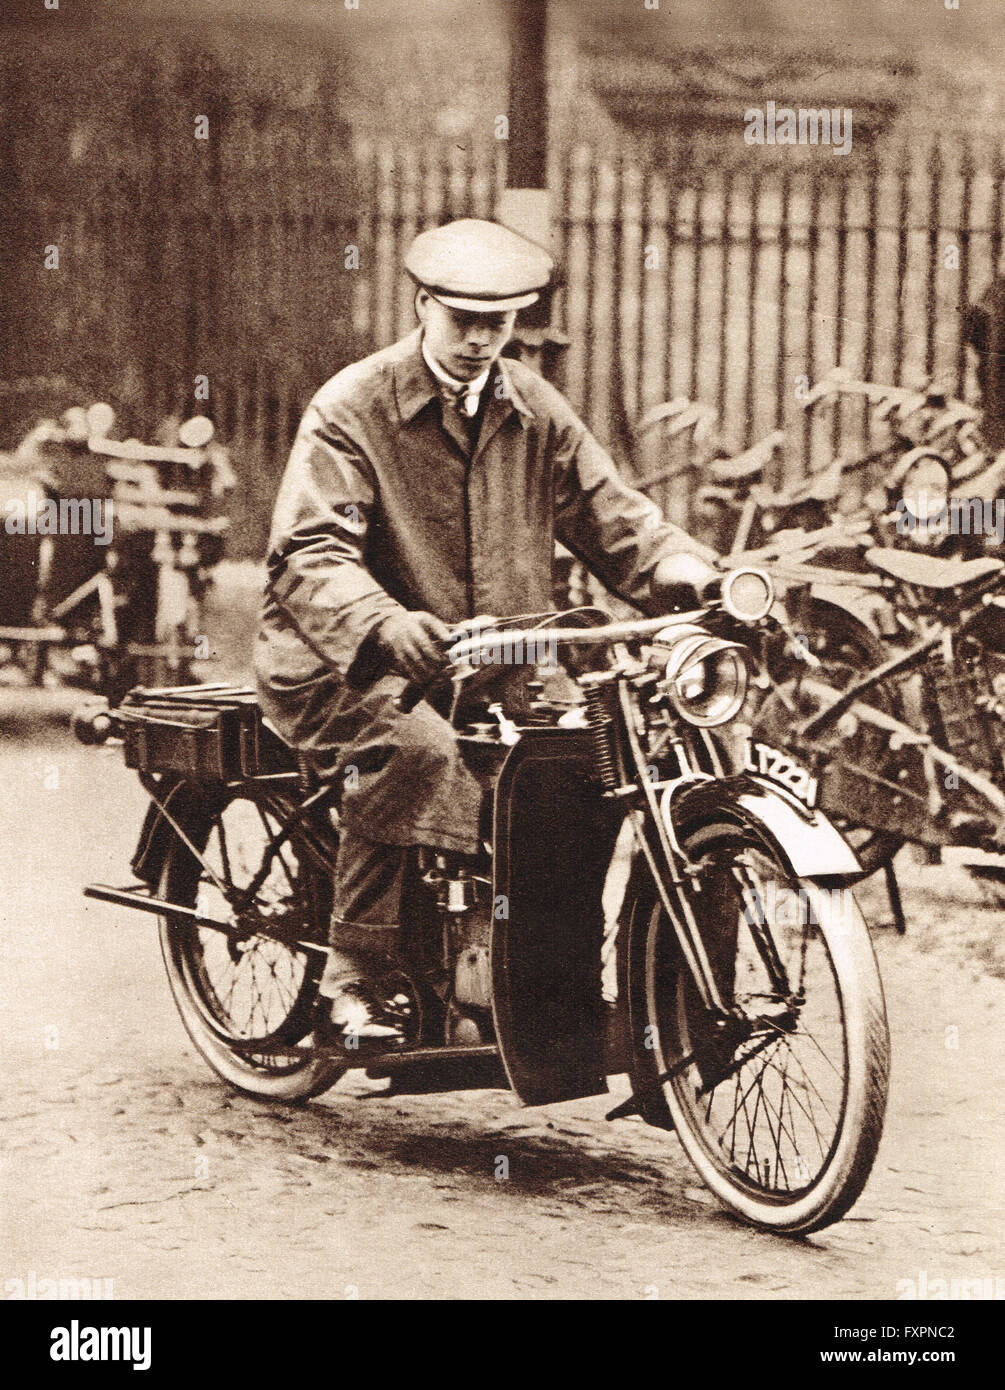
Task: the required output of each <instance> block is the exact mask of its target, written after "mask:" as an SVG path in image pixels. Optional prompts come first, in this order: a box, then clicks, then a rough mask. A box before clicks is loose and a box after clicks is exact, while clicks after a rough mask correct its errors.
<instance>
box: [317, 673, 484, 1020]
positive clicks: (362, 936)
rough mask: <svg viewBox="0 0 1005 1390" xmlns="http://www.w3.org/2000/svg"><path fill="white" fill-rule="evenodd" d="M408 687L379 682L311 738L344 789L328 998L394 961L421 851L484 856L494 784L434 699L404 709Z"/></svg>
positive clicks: (324, 988) (325, 982)
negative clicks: (410, 863) (488, 790)
mask: <svg viewBox="0 0 1005 1390" xmlns="http://www.w3.org/2000/svg"><path fill="white" fill-rule="evenodd" d="M402 685H403V682H401V681H398V680H396V679H394V678H390V679H389V680H388V681H381V682H378V687H383V688H381V689H378V688H377V687H374V688H373V689H372V690H371V691H369V692H368V693H367V694H366V695H365V696H364V697H363V699H362V700H361V701H360V703H359V705H357V706H356V711H355V717H354V719H353V721H352V726H353V727H352V729H351V731H347V727H346V720H345V717H344V715H342V714H339V713H333V716H332V719H331V722H330V727H328V728H327V729H326V728H321V729H319V730H318V732H317V733H316V735H315V736H314V737H313V738H312V740H311V746H310V750H309V757H308V760H309V762H310V764H311V766H312V768H313V770H314V771H315V774H316V775H317V776H318V777H319V778H321V779H323V780H331V781H334V782H335V783H336V784H337V785H338V787H339V811H340V822H339V827H340V833H339V848H338V855H337V858H336V861H335V872H334V887H335V891H334V909H333V913H332V920H331V931H330V937H329V941H330V945H331V947H332V951H331V954H330V956H329V959H328V964H327V966H326V969H325V973H324V977H323V979H322V982H321V993H322V994H330V993H332V992H334V990H335V988H336V987H337V986H338V985H339V984H340V983H341V982H342V981H343V980H345V979H348V978H352V977H353V976H355V975H356V974H358V971H359V968H360V966H361V965H364V966H366V967H368V968H372V967H373V964H374V962H380V961H385V962H386V961H393V960H394V958H395V955H396V953H397V948H398V944H399V938H400V923H401V908H402V892H403V888H404V883H405V871H406V865H407V859H408V854H409V851H410V849H411V848H412V846H415V845H428V846H431V847H434V848H438V849H447V850H454V851H457V852H459V853H462V854H474V853H476V851H477V850H478V847H479V842H480V837H479V823H480V818H481V813H482V805H483V800H484V787H483V784H482V782H481V781H480V780H479V778H478V777H477V776H476V775H475V774H474V773H473V772H472V771H471V770H470V769H469V768H468V767H467V765H466V764H465V762H464V760H463V757H462V755H461V751H460V746H459V744H458V742H457V738H456V735H455V732H454V730H453V728H452V727H451V726H450V724H448V722H447V721H446V719H444V718H443V717H442V716H441V715H440V714H438V713H437V711H436V710H435V709H433V708H432V706H430V705H429V704H427V703H426V702H425V701H422V702H420V703H419V704H418V705H416V707H415V708H414V709H413V710H410V711H409V712H408V713H405V714H403V713H401V712H400V711H399V710H398V709H397V708H396V706H395V703H394V700H395V696H396V694H397V693H398V691H399V689H400V688H401V686H402Z"/></svg>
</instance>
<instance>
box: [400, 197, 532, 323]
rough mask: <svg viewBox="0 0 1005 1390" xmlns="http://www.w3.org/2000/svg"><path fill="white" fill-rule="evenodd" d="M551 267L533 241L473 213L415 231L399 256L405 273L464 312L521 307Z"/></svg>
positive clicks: (496, 311)
mask: <svg viewBox="0 0 1005 1390" xmlns="http://www.w3.org/2000/svg"><path fill="white" fill-rule="evenodd" d="M554 268H555V263H554V261H553V260H552V258H551V257H550V256H549V255H548V253H547V251H545V249H544V248H543V247H542V246H538V244H537V242H535V241H529V240H528V238H527V237H525V236H521V235H520V234H519V232H513V231H510V229H509V228H508V227H503V226H502V225H501V224H500V223H498V222H483V221H481V220H480V219H478V218H475V217H465V218H462V219H461V220H460V221H459V222H448V223H447V224H446V226H444V227H433V228H432V229H431V230H430V231H428V232H421V233H420V234H419V236H417V237H416V238H415V240H414V241H413V242H412V244H411V246H410V247H409V248H408V252H407V254H406V256H405V269H406V270H407V271H408V273H409V275H411V277H412V279H413V280H415V281H416V282H417V283H418V284H420V285H421V286H422V288H423V289H425V290H428V291H429V293H430V294H431V295H432V296H433V298H434V299H438V300H439V301H440V303H441V304H446V305H448V306H449V307H450V308H451V309H466V310H467V311H468V312H470V313H479V312H481V313H486V314H490V313H498V312H499V311H501V310H505V309H526V308H527V306H528V305H530V304H533V303H534V301H535V300H536V299H537V298H538V297H539V291H540V290H542V289H544V287H545V285H547V283H548V281H549V279H550V278H551V273H552V271H553V270H554Z"/></svg>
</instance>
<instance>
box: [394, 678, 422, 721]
mask: <svg viewBox="0 0 1005 1390" xmlns="http://www.w3.org/2000/svg"><path fill="white" fill-rule="evenodd" d="M425 693H426V688H425V686H422V685H417V684H416V683H415V681H409V682H408V684H407V685H406V686H405V688H404V690H403V691H402V692H401V694H400V695H397V696H395V700H394V707H395V709H396V710H397V711H398V713H399V714H410V713H411V712H412V710H413V709H415V706H416V705H417V704H418V703H419V701H420V700H421V699H422V697H423V695H425Z"/></svg>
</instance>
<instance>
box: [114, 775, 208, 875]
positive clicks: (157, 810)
mask: <svg viewBox="0 0 1005 1390" xmlns="http://www.w3.org/2000/svg"><path fill="white" fill-rule="evenodd" d="M157 796H158V800H159V801H160V803H161V805H158V804H157V802H156V801H153V800H152V801H151V802H150V804H149V805H148V806H147V813H146V815H145V816H144V818H143V825H142V827H141V828H140V835H139V840H138V841H137V844H136V850H135V852H134V854H133V858H132V870H133V873H134V874H135V875H136V877H137V878H140V879H142V880H143V882H144V883H148V884H149V885H150V887H151V889H154V890H156V888H157V885H158V883H159V882H160V877H161V871H162V870H163V868H164V861H165V859H166V858H167V853H168V850H169V849H170V847H171V845H172V843H173V842H174V841H175V840H176V839H177V838H178V832H177V830H176V829H175V827H174V826H173V825H172V824H171V820H169V819H168V817H167V815H165V814H164V811H165V810H166V811H167V812H168V813H169V815H170V816H171V819H172V820H174V821H175V822H177V824H178V825H180V826H181V828H182V829H183V830H184V831H185V834H186V835H187V836H188V837H189V838H190V839H192V840H194V841H195V842H196V843H198V841H199V838H200V835H201V834H202V833H203V832H204V829H206V828H208V826H209V824H210V823H211V821H212V818H213V816H214V815H215V814H216V813H217V811H218V810H219V809H220V806H221V805H222V802H223V798H222V797H221V791H220V789H218V788H213V787H209V786H206V785H205V784H202V783H198V782H189V781H186V780H185V778H183V777H176V776H174V775H173V774H170V773H167V774H165V775H164V776H163V777H162V778H161V780H160V782H159V784H158V788H157ZM161 806H163V807H164V810H162V809H161Z"/></svg>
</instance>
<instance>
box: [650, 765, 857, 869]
mask: <svg viewBox="0 0 1005 1390" xmlns="http://www.w3.org/2000/svg"><path fill="white" fill-rule="evenodd" d="M668 813H669V815H670V816H671V817H672V822H673V824H672V827H671V828H674V827H676V826H683V825H686V824H687V823H688V822H695V821H703V822H708V821H712V820H724V821H727V822H729V823H732V824H736V825H737V826H740V827H745V828H751V829H754V830H756V831H757V833H758V834H760V835H761V836H762V837H763V838H764V839H765V840H766V841H767V842H768V844H769V845H770V846H771V847H772V848H773V849H774V850H775V851H776V852H777V853H778V855H779V856H780V858H781V860H782V863H783V864H784V865H785V866H786V868H787V869H788V870H789V871H790V872H791V873H793V874H795V875H796V876H797V877H798V878H810V879H821V878H826V879H829V878H836V877H845V876H848V877H850V876H854V875H858V874H860V873H861V865H860V864H859V862H858V859H857V858H856V857H855V853H854V851H853V850H852V849H851V847H850V846H849V845H848V843H847V842H846V841H845V840H844V839H843V838H842V836H841V834H840V832H839V831H838V830H837V829H836V828H835V826H834V825H833V824H832V823H831V821H830V820H828V818H827V817H826V816H825V815H824V814H823V813H822V812H821V811H819V810H810V809H809V808H808V807H806V806H803V805H802V803H801V802H799V801H797V800H796V799H795V797H792V796H789V795H788V794H787V793H785V792H783V791H780V790H779V789H778V788H777V787H776V786H775V785H774V784H773V783H772V782H769V781H768V780H767V779H766V778H763V777H757V776H756V775H754V774H751V773H746V772H743V773H737V774H736V775H734V776H731V777H723V778H716V779H714V780H709V781H700V782H692V783H683V784H682V785H681V787H680V788H679V791H678V793H677V794H676V795H675V796H674V797H673V798H672V799H671V800H670V802H669V805H668Z"/></svg>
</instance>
